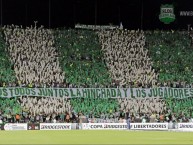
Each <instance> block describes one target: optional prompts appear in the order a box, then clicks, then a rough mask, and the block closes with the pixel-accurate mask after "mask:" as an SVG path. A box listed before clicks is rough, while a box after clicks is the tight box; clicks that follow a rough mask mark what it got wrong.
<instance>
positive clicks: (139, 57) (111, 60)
mask: <svg viewBox="0 0 193 145" xmlns="http://www.w3.org/2000/svg"><path fill="white" fill-rule="evenodd" d="M99 38H100V42H101V44H102V50H103V52H104V58H105V60H106V64H107V67H108V69H109V71H110V73H111V77H112V79H113V80H115V81H116V82H117V83H118V86H120V87H132V86H134V87H141V86H143V87H146V88H148V87H152V86H155V85H156V82H157V74H156V73H155V70H154V69H153V68H152V61H151V59H150V58H149V56H148V50H147V49H145V36H144V33H143V32H141V31H134V30H133V31H129V30H119V29H118V30H114V31H101V32H99Z"/></svg>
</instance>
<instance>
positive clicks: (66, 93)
mask: <svg viewBox="0 0 193 145" xmlns="http://www.w3.org/2000/svg"><path fill="white" fill-rule="evenodd" d="M64 96H66V97H69V96H70V93H69V92H68V89H64Z"/></svg>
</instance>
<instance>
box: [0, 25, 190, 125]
mask: <svg viewBox="0 0 193 145" xmlns="http://www.w3.org/2000/svg"><path fill="white" fill-rule="evenodd" d="M0 32H1V33H0V51H1V52H2V53H0V84H1V86H2V87H14V86H21V87H71V88H72V87H92V88H100V87H101V88H104V87H112V88H113V87H143V88H149V87H177V88H179V87H193V81H192V78H193V74H192V73H193V65H192V62H193V60H192V59H193V53H192V51H191V47H190V45H189V43H190V41H189V39H188V38H186V34H185V33H179V32H173V31H172V32H161V31H160V32H157V31H155V32H143V31H134V30H132V31H129V30H120V29H116V30H102V31H97V32H95V31H88V30H49V29H44V28H43V27H39V28H37V27H36V25H35V27H27V28H25V29H24V28H22V27H18V26H14V25H12V26H6V27H4V28H3V31H2V30H1V31H0ZM166 36H167V37H166ZM181 36H182V37H181ZM12 97H13V98H11V99H8V98H7V99H6V98H1V99H0V120H3V121H7V122H18V121H19V122H34V121H36V122H78V121H80V118H82V119H83V120H84V119H85V120H86V118H89V119H88V120H87V122H124V121H125V112H126V111H127V110H130V114H131V120H132V121H133V122H142V121H143V122H164V121H186V122H187V121H189V119H190V118H191V117H192V116H193V113H192V105H193V101H192V98H188V99H186V100H185V99H183V100H172V99H164V98H136V99H131V98H125V99H121V98H119V99H107V98H103V99H101V98H92V97H91V98H72V99H69V98H68V99H67V98H54V97H47V96H45V97H40V98H38V97H35V96H28V97H26V96H21V97H18V98H16V97H14V96H12ZM166 110H169V111H166ZM16 116H17V117H16ZM18 118H19V119H18ZM85 120H84V121H85Z"/></svg>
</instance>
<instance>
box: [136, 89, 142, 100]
mask: <svg viewBox="0 0 193 145" xmlns="http://www.w3.org/2000/svg"><path fill="white" fill-rule="evenodd" d="M136 97H137V98H139V97H141V91H140V89H137V90H136Z"/></svg>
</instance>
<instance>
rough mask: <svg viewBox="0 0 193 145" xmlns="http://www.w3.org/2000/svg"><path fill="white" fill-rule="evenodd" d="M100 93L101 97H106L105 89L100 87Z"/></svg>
mask: <svg viewBox="0 0 193 145" xmlns="http://www.w3.org/2000/svg"><path fill="white" fill-rule="evenodd" d="M101 95H102V98H106V90H105V89H101Z"/></svg>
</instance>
